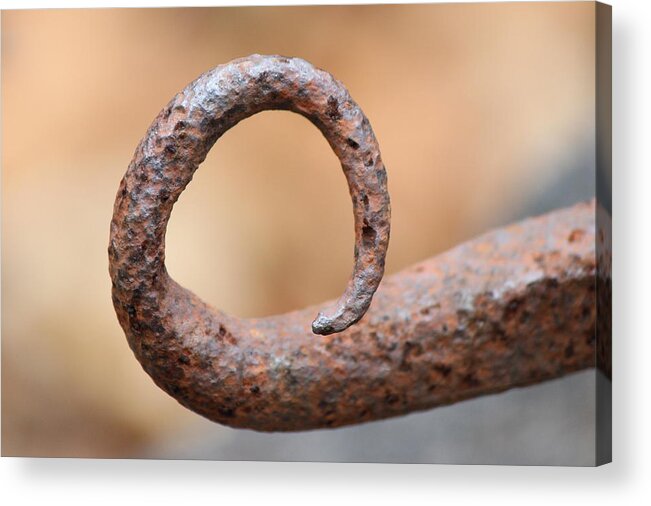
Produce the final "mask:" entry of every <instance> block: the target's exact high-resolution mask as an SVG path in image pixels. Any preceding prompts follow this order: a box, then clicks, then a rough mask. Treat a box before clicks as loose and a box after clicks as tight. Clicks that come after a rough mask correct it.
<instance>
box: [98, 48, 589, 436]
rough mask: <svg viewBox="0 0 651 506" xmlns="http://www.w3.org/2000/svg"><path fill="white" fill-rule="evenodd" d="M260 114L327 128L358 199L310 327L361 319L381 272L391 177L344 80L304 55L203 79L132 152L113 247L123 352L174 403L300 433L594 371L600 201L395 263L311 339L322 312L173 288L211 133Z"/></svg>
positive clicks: (236, 66)
mask: <svg viewBox="0 0 651 506" xmlns="http://www.w3.org/2000/svg"><path fill="white" fill-rule="evenodd" d="M264 109H289V110H292V111H295V112H298V113H300V114H303V115H304V116H306V117H307V118H309V119H310V120H311V121H312V122H313V123H314V124H315V125H317V126H318V127H319V129H320V130H321V131H322V132H323V133H324V135H325V136H326V138H327V139H328V141H329V142H330V145H331V146H332V148H333V149H334V151H335V153H336V154H337V156H338V157H339V159H340V160H341V162H342V167H343V169H344V173H345V174H346V177H347V179H348V184H349V186H350V191H351V195H352V198H353V209H354V212H355V237H356V245H357V248H356V255H355V257H356V258H355V269H354V272H353V277H352V280H351V282H350V283H349V285H348V287H347V288H346V291H345V293H344V295H343V297H342V298H341V299H340V300H339V302H337V303H335V304H333V305H332V306H331V309H330V310H329V311H328V312H326V313H325V314H326V316H324V315H323V314H322V315H320V316H319V317H318V318H317V320H316V321H315V323H314V326H313V327H314V328H313V330H314V331H316V332H319V333H323V334H327V333H332V332H338V331H339V330H341V329H344V328H345V327H347V326H348V325H351V324H352V323H354V322H355V321H356V320H358V319H359V318H360V317H361V315H362V314H364V311H365V310H366V308H367V307H368V305H369V303H370V300H371V297H372V296H373V292H374V291H375V289H376V287H377V285H378V283H379V281H380V278H381V276H382V271H383V265H384V254H385V251H386V247H387V242H388V238H389V198H388V195H387V192H386V175H385V171H384V166H383V165H382V161H381V159H380V154H379V151H378V147H377V142H376V141H375V137H374V136H373V132H372V130H371V127H370V125H369V124H368V121H367V120H366V118H365V117H364V115H363V114H362V112H361V111H360V110H359V107H358V106H357V105H356V104H355V103H354V102H353V101H352V99H351V98H350V96H349V95H348V93H347V92H346V90H345V89H344V88H343V86H342V85H341V84H340V83H338V82H337V81H335V80H334V79H333V78H332V77H331V76H330V75H329V74H327V73H326V72H323V71H321V70H317V69H315V68H314V67H312V66H311V65H310V64H309V63H307V62H305V61H303V60H299V59H288V58H282V57H278V56H271V57H263V56H251V57H249V58H244V59H241V60H236V61H234V62H232V63H230V64H228V65H225V66H221V67H217V68H216V69H214V70H212V71H210V72H208V73H206V74H204V75H202V76H201V77H199V78H198V79H197V80H196V81H194V82H193V83H191V84H190V85H189V86H188V87H187V88H186V89H185V90H184V91H183V92H181V93H179V94H178V95H177V96H176V97H175V98H174V99H173V100H172V101H171V102H170V103H169V105H168V106H167V107H166V108H165V109H164V110H163V111H162V112H161V113H160V115H159V116H158V117H157V118H156V120H155V121H154V123H153V124H152V126H151V127H150V129H149V131H148V132H147V134H146V136H145V138H144V139H143V140H142V141H141V143H140V145H139V146H138V149H137V150H136V153H135V156H134V159H133V161H132V162H131V164H130V165H129V169H128V170H127V173H126V175H125V176H124V179H123V180H122V182H121V184H120V189H119V191H118V195H117V198H116V201H115V208H114V214H113V219H112V221H111V238H110V244H109V271H110V275H111V279H112V282H113V289H112V294H113V304H114V306H115V310H116V313H117V316H118V320H119V322H120V325H121V326H122V328H123V329H124V331H125V334H126V336H127V340H128V342H129V345H130V347H131V349H132V350H133V352H134V354H135V356H136V357H137V359H138V360H139V362H140V363H141V365H142V367H143V368H144V369H145V371H146V372H147V373H148V374H149V375H150V376H151V377H152V379H153V380H154V381H155V382H156V384H157V385H158V386H160V387H161V388H162V389H163V390H165V391H166V392H167V393H168V394H170V395H171V396H172V397H174V398H175V399H176V400H178V401H179V402H180V403H181V404H182V405H184V406H186V407H187V408H189V409H191V410H193V411H195V412H197V413H199V414H201V415H203V416H205V417H206V418H208V419H210V420H213V421H215V422H218V423H223V424H226V425H230V426H232V427H241V428H249V429H255V430H263V431H293V430H308V429H315V428H323V427H337V426H341V425H346V424H354V423H361V422H365V421H369V420H377V419H381V418H387V417H391V416H397V415H401V414H404V413H408V412H411V411H415V410H421V409H427V408H431V407H434V406H441V405H444V404H449V403H452V402H456V401H459V400H463V399H468V398H471V397H476V396H478V395H485V394H488V393H494V392H499V391H502V390H505V389H507V388H511V387H513V386H522V385H527V384H531V383H535V382H538V381H544V380H546V379H550V378H554V377H558V376H561V375H562V374H566V373H568V372H572V371H575V370H578V369H581V368H585V367H592V366H593V365H594V356H595V355H594V354H595V345H594V342H595V340H594V335H595V334H594V329H595V314H596V313H595V305H594V289H595V282H594V279H595V240H594V239H595V236H594V230H595V221H594V220H595V213H594V203H588V204H581V205H579V206H576V207H574V208H572V209H567V210H562V211H558V212H555V213H550V214H548V215H546V216H543V217H540V218H537V219H532V220H527V221H525V222H521V223H519V224H517V225H514V226H512V227H508V228H503V229H500V230H497V231H495V232H493V233H489V234H486V235H484V236H482V237H479V238H477V239H475V240H472V241H469V242H467V243H465V244H463V245H460V246H458V247H457V248H455V249H454V250H451V251H449V252H447V253H444V254H442V255H440V256H438V257H436V258H432V259H430V260H428V261H426V262H423V263H421V264H419V265H416V266H414V267H412V268H411V269H408V270H406V271H403V272H402V273H398V274H396V275H394V276H392V277H391V278H389V279H386V280H385V282H384V283H383V284H382V286H381V287H380V288H379V290H378V291H377V294H376V295H375V298H374V300H375V302H374V304H373V306H372V307H371V308H370V309H369V311H368V314H367V316H366V317H365V318H364V321H363V322H361V323H360V324H359V325H357V326H355V327H352V328H349V329H348V330H345V331H343V332H340V333H336V334H334V335H326V336H324V337H323V338H321V339H319V340H316V341H315V339H314V334H313V333H312V329H310V326H309V323H308V322H309V319H310V316H311V315H312V314H313V311H314V309H313V308H308V309H306V310H302V311H294V312H292V313H288V314H285V315H278V316H271V317H266V318H259V319H250V320H240V319H238V318H234V317H231V316H228V315H226V314H224V313H222V312H220V311H217V310H215V309H213V308H211V307H209V306H208V305H207V304H205V303H204V302H203V301H202V300H201V299H199V298H198V297H197V296H196V295H194V294H193V293H192V292H190V291H188V290H186V289H185V288H183V287H181V286H180V285H178V284H177V283H175V282H174V281H173V280H172V279H171V278H170V277H169V275H168V274H167V272H166V270H165V263H164V260H165V249H164V242H165V230H166V227H167V222H168V220H169V217H170V213H171V211H172V206H173V204H174V202H176V200H177V199H178V197H179V195H180V193H181V192H182V191H183V189H184V188H185V186H186V185H187V184H188V183H189V181H190V180H191V179H192V175H193V174H194V171H195V170H196V168H197V167H198V166H199V164H200V163H201V162H202V161H203V160H204V158H205V156H206V154H207V153H208V150H209V149H210V148H211V146H212V145H213V144H214V142H215V141H216V140H217V139H218V138H219V136H220V135H222V134H223V133H224V132H225V131H226V130H228V129H229V128H230V127H232V126H233V125H235V124H236V123H237V122H238V121H240V120H242V119H244V118H246V117H247V116H250V115H252V114H255V113H256V112H258V111H262V110H264ZM559 308H563V310H562V311H560V312H559ZM541 343H544V346H541Z"/></svg>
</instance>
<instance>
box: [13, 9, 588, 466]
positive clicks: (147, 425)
mask: <svg viewBox="0 0 651 506" xmlns="http://www.w3.org/2000/svg"><path fill="white" fill-rule="evenodd" d="M594 25H595V19H594V4H593V3H591V2H576V3H575V2H570V3H557V2H553V3H508V4H507V3H495V4H474V5H473V4H457V5H454V4H441V5H419V6H409V5H401V6H398V5H388V6H343V7H340V6H337V7H291V8H290V7H265V8H262V7H249V8H208V9H206V8H202V9H199V8H185V9H95V10H40V11H39V10H34V11H9V12H7V11H5V12H3V13H2V130H3V150H2V454H3V455H21V456H85V457H125V458H126V457H134V458H137V457H157V458H212V459H263V460H326V461H392V462H446V463H455V462H456V463H494V464H498V463H505V464H506V463H508V464H570V465H586V464H590V463H592V462H593V461H594V451H595V445H594V436H595V434H594V412H595V402H594V383H595V380H594V372H593V371H586V372H583V373H579V374H575V375H572V376H570V377H568V378H565V379H561V380H557V381H553V382H549V383H547V384H544V385H538V386H534V387H529V388H526V389H516V390H512V391H509V392H506V393H504V394H500V395H495V396H490V397H484V398H480V399H476V400H471V401H466V402H463V403H460V404H457V405H453V406H450V407H445V408H439V409H435V410H432V411H429V412H424V413H418V414H412V415H408V416H405V417H401V418H396V419H393V420H386V421H382V422H374V423H369V424H365V425H360V426H357V427H350V428H342V429H336V430H329V431H313V432H306V433H298V434H260V433H255V432H251V431H246V430H233V429H229V428H226V427H221V426H219V425H216V424H213V423H211V422H208V421H207V420H204V419H202V418H201V417H199V416H198V415H195V414H193V413H192V412H190V411H187V410H186V409H184V408H182V407H181V406H180V405H179V404H177V402H176V401H175V400H173V399H172V398H170V397H168V396H167V395H166V394H165V393H164V392H162V391H161V390H159V389H158V388H157V387H156V386H155V385H154V384H153V382H152V381H151V380H150V379H149V377H148V376H147V375H146V374H145V373H144V372H143V371H142V369H141V368H140V366H139V364H138V363H137V361H136V360H135V358H134V357H133V355H132V353H131V351H130V349H129V347H128V345H127V342H126V339H125V337H124V334H123V332H122V330H121V328H120V327H119V325H118V322H117V319H116V317H115V313H114V311H113V307H112V304H111V296H110V288H111V285H110V280H109V276H108V256H107V241H108V230H109V222H110V219H111V214H112V207H113V200H114V198H115V193H116V191H117V188H118V184H119V182H120V179H121V177H122V175H123V174H124V172H125V170H126V167H127V165H128V163H129V161H130V160H131V157H132V154H133V151H134V149H135V147H136V145H137V144H138V142H139V140H140V138H141V137H142V136H143V135H144V133H145V131H146V129H147V127H148V126H149V124H150V123H151V121H152V120H153V118H154V117H155V116H156V115H157V113H158V111H159V110H160V109H162V107H163V106H164V105H165V104H166V103H167V102H168V101H169V99H170V98H171V97H172V96H173V95H174V94H175V93H176V92H178V91H179V90H181V89H182V88H183V87H184V86H185V85H186V84H187V83H188V82H189V81H191V80H193V79H194V78H195V77H197V76H198V75H199V74H200V73H202V72H204V71H206V70H208V69H210V68H212V67H214V66H216V65H218V64H220V63H225V62H227V61H229V60H231V59H233V58H236V57H241V56H246V55H248V54H251V53H262V54H271V53H276V54H283V55H287V56H299V57H302V58H304V59H306V60H308V61H310V62H312V63H313V64H315V65H316V66H318V67H321V68H323V69H326V70H328V71H329V72H331V73H332V74H333V75H334V76H335V77H337V78H338V79H339V80H341V81H342V82H343V83H344V84H345V85H346V86H347V87H348V89H349V91H350V93H351V95H352V96H353V98H354V99H355V100H356V101H357V102H358V103H359V104H360V105H361V107H362V109H363V110H364V112H365V113H366V115H367V116H368V117H369V119H370V121H371V124H372V125H373V128H374V130H375V133H376V135H377V138H378V140H379V142H380V147H381V150H382V155H383V159H384V162H385V164H386V166H387V170H388V174H389V190H390V194H391V199H392V209H393V218H392V232H391V243H390V247H389V254H388V263H387V274H388V275H390V274H392V273H395V272H397V271H399V270H401V269H403V268H405V267H407V266H409V265H410V264H412V263H414V262H416V261H419V260H423V259H425V258H427V257H430V256H432V255H435V254H436V253H438V252H441V251H443V250H445V249H447V248H450V247H451V246H453V245H455V244H456V243H459V242H461V241H464V240H466V239H468V238H471V237H472V236H474V235H476V234H478V233H481V232H484V231H486V230H488V229H490V228H492V227H494V226H499V225H502V224H505V223H508V222H510V221H513V220H516V219H519V218H522V217H524V216H528V215H531V214H537V213H542V212H545V211H547V210H549V209H553V208H556V207H560V206H564V205H570V204H572V203H574V202H576V201H578V200H582V199H586V198H590V197H592V196H594V148H595V146H594V127H595V125H594V102H595V94H594V79H595V68H594ZM324 235H325V236H326V237H327V241H323V236H324ZM326 243H327V245H326ZM352 250H353V222H352V212H351V203H350V198H349V196H348V192H347V188H346V184H345V180H344V178H343V176H342V174H341V170H340V167H339V163H338V161H337V159H336V157H335V155H334V154H333V153H332V152H331V151H330V149H329V146H328V144H327V142H326V141H325V140H324V139H323V138H322V136H321V134H320V133H319V131H318V130H317V129H316V128H315V127H314V126H312V125H311V124H310V123H309V122H308V121H307V120H305V119H304V118H302V117H300V116H298V115H295V114H292V113H289V112H265V113H261V114H258V115H256V116H254V117H252V118H249V119H247V120H245V121H244V122H242V123H240V124H239V125H238V126H237V127H235V128H234V129H232V130H231V131H229V132H228V133H227V134H226V135H225V136H224V137H223V138H222V139H220V140H219V141H218V142H217V144H216V146H215V147H214V148H213V150H212V151H211V153H210V155H209V156H208V158H207V160H206V161H205V163H204V164H203V165H202V166H201V168H200V169H199V170H198V172H197V173H196V175H195V178H194V180H193V182H192V183H191V184H190V186H189V187H188V189H187V190H186V191H185V192H184V193H183V195H182V196H181V198H180V200H179V202H178V203H177V205H176V207H175V210H174V212H173V214H172V219H171V222H170V225H169V229H168V233H167V267H168V270H169V272H170V274H171V275H172V276H173V277H174V278H175V279H176V280H177V281H179V282H180V283H181V284H182V285H184V286H186V287H188V288H190V289H192V290H193V291H194V292H195V293H197V294H198V295H200V296H201V297H202V298H203V299H204V300H206V301H207V302H209V303H211V304H212V305H214V306H216V307H218V308H220V309H222V310H225V311H227V312H229V313H232V314H235V315H238V316H241V317H252V316H264V315H269V314H274V313H280V312H285V311H289V310H292V309H298V308H300V307H303V306H307V305H311V304H317V303H320V302H323V301H325V300H326V299H329V298H334V297H337V296H338V295H339V294H340V293H341V291H342V290H343V288H344V286H345V283H346V280H347V278H348V276H349V274H350V271H351V269H352V263H353V262H352V261H353V255H352Z"/></svg>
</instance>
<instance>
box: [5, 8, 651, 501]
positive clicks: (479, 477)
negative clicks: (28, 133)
mask: <svg viewBox="0 0 651 506" xmlns="http://www.w3.org/2000/svg"><path fill="white" fill-rule="evenodd" d="M269 3H270V2H269ZM269 3H268V2H261V1H259V2H242V1H240V2H235V1H228V2H215V1H198V0H194V1H191V2H190V1H185V2H184V1H181V0H176V1H164V0H163V1H162V0H158V1H142V0H140V1H138V2H135V3H130V2H126V1H95V2H91V1H78V2H73V1H67V2H63V1H59V2H53V1H42V0H41V1H30V0H20V1H18V0H17V1H8V0H0V7H1V8H3V9H4V8H45V7H47V8H52V7H119V6H129V7H137V6H138V7H146V6H186V5H187V6H191V5H196V6H199V5H201V6H206V5H245V4H247V5H250V4H254V5H255V4H257V5H262V4H264V5H268V4H269ZM305 3H312V4H314V3H320V4H324V3H327V4H338V3H351V2H334V1H323V2H304V1H302V2H301V1H287V0H286V1H284V2H273V4H276V5H278V4H280V5H297V4H305ZM356 3H408V2H356ZM612 3H613V4H614V9H613V60H614V63H613V97H614V100H613V107H614V114H613V140H614V151H613V166H614V169H615V170H614V178H613V181H614V183H613V185H614V195H613V206H614V210H613V215H614V220H613V226H614V231H613V232H614V234H613V237H614V265H613V273H614V274H613V275H614V283H613V286H614V293H615V297H614V308H613V309H614V329H613V332H614V346H613V349H614V357H613V359H614V367H613V370H614V391H613V395H614V404H613V407H614V415H613V427H614V437H613V442H614V452H613V454H614V459H615V462H614V463H613V464H610V465H608V466H605V467H602V468H597V469H590V468H554V467H550V468H539V467H528V468H527V467H491V466H441V465H432V466H424V465H386V464H305V463H300V464H298V463H296V464H292V463H242V462H182V461H107V460H74V459H60V460H56V459H9V458H4V459H2V460H1V461H0V483H1V485H0V497H2V501H3V503H4V504H11V505H13V504H32V503H38V504H48V505H50V504H66V505H69V504H73V505H74V504H84V505H85V504H98V505H104V504H106V505H108V504H110V505H115V504H121V503H123V504H136V503H141V504H156V505H161V504H175V505H176V504H178V505H184V506H185V505H189V506H193V505H198V504H202V503H205V504H248V503H252V502H253V501H255V502H256V503H258V504H263V505H265V506H266V505H267V504H271V505H274V504H282V505H288V504H310V505H312V504H315V505H319V504H328V505H330V506H332V505H333V504H335V505H336V504H337V503H344V504H353V503H354V504H359V505H366V504H379V505H382V504H392V505H396V504H398V505H402V504H420V503H423V504H450V505H455V506H456V505H458V504H481V505H490V504H499V505H518V506H521V505H522V504H523V503H524V504H527V505H544V506H550V505H556V504H559V505H564V504H585V503H590V504H595V505H600V504H608V505H609V506H614V505H619V504H650V502H649V501H651V466H650V465H649V461H650V460H651V445H650V441H651V408H650V407H649V406H650V404H649V402H648V399H649V397H650V394H649V388H648V387H649V377H650V376H651V375H650V374H649V372H647V371H649V370H651V364H650V363H649V357H651V332H650V331H649V328H650V327H651V326H650V325H649V320H647V316H649V309H648V306H649V301H651V297H649V292H650V288H651V278H650V276H649V274H650V269H651V241H650V240H649V230H651V226H649V218H650V217H651V212H650V211H651V193H650V191H651V180H650V179H651V177H650V175H649V174H651V163H650V162H651V160H650V159H649V152H651V146H649V144H650V142H649V137H650V133H651V132H650V131H649V128H648V125H647V123H648V119H647V118H649V117H651V108H650V107H649V92H648V90H651V78H650V69H649V66H650V65H649V63H650V62H651V58H650V57H649V54H651V44H649V42H650V39H651V25H650V23H651V16H649V12H650V10H651V9H650V8H649V6H650V5H651V2H648V0H613V1H612ZM645 119H647V121H645ZM645 127H646V128H645Z"/></svg>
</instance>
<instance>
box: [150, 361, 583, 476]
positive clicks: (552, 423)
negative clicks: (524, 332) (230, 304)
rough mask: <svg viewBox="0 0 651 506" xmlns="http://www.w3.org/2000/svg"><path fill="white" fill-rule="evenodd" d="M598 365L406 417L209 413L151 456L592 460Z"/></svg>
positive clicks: (529, 461) (409, 460)
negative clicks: (298, 422)
mask: <svg viewBox="0 0 651 506" xmlns="http://www.w3.org/2000/svg"><path fill="white" fill-rule="evenodd" d="M594 391H595V371H594V370H591V371H584V372H580V373H576V374H573V375H571V376H568V377H567V378H563V379H560V380H554V381H550V382H547V383H545V384H542V385H536V386H533V387H527V388H517V389H512V390H510V391H508V392H505V393H502V394H497V395H493V396H487V397H482V398H479V399H475V400H471V401H464V402H461V403H459V404H457V405H453V406H448V407H443V408H437V409H433V410H430V411H427V412H423V413H413V414H409V415H406V416H403V417H400V418H395V419H389V420H382V421H378V422H370V423H367V424H363V425H358V426H352V427H348V428H341V429H333V430H317V431H310V432H302V433H295V434H287V433H275V434H264V433H256V432H253V431H245V430H236V429H228V428H224V427H219V426H216V425H215V424H212V423H211V422H209V421H207V420H206V421H197V423H196V424H194V426H193V427H188V428H187V429H186V430H185V431H184V432H182V433H180V434H177V435H176V437H175V438H173V439H171V440H169V441H168V442H166V443H165V444H164V445H163V446H162V447H161V446H158V447H156V448H152V449H150V451H149V452H148V453H147V454H146V455H147V456H148V457H151V458H165V459H215V460H271V461H319V462H391V463H413V464H433V463H436V464H493V465H543V466H544V465H547V466H552V465H556V466H591V465H594V462H595V460H594V458H595V430H594V416H595V395H594Z"/></svg>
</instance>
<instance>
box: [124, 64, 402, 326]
mask: <svg viewBox="0 0 651 506" xmlns="http://www.w3.org/2000/svg"><path fill="white" fill-rule="evenodd" d="M271 109H287V110H290V111H294V112H296V113H299V114H301V115H303V116H305V117H306V118H308V119H309V120H310V121H311V122H312V123H313V124H314V125H316V126H317V127H318V128H319V130H321V132H322V133H323V135H324V136H325V137H326V139H327V140H328V142H329V143H330V146H331V147H332V149H333V150H334V152H335V153H336V155H337V157H338V158H339V160H340V161H341V166H342V168H343V171H344V174H345V176H346V179H347V181H348V186H349V189H350V194H351V197H352V200H353V211H354V216H355V264H354V269H353V273H352V276H351V279H350V281H349V283H348V285H347V287H346V290H345V292H344V294H343V295H342V296H341V298H340V299H339V300H338V302H337V303H336V304H335V305H334V307H331V308H329V309H328V310H327V311H325V312H321V313H319V315H318V316H317V318H316V319H315V320H314V322H313V324H312V329H313V332H315V333H317V334H324V335H327V334H331V333H335V332H340V331H342V330H344V329H346V328H348V327H349V326H350V325H352V324H354V323H355V322H357V321H358V320H359V319H360V318H361V317H362V316H363V315H364V313H365V312H366V310H367V309H368V307H369V305H370V303H371V299H372V297H373V294H374V293H375V291H376V289H377V287H378V285H379V283H380V280H381V279H382V275H383V272H384V259H385V254H386V249H387V246H388V241H389V226H390V224H389V221H390V207H389V195H388V192H387V177H386V171H385V168H384V165H383V163H382V159H381V157H380V150H379V147H378V143H377V140H376V139H375V135H374V134H373V130H372V129H371V125H370V123H369V121H368V119H367V118H366V116H364V113H363V112H362V110H361V109H360V108H359V106H358V105H357V104H356V103H355V102H354V101H353V100H352V98H351V97H350V95H349V94H348V92H347V91H346V89H345V88H344V86H343V85H342V84H341V83H340V82H338V81H337V80H335V79H334V78H333V77H332V76H331V75H330V74H328V73H327V72H325V71H323V70H319V69H316V68H315V67H313V66H312V65H311V64H309V63H308V62H306V61H304V60H301V59H298V58H284V57H280V56H259V55H253V56H250V57H248V58H242V59H239V60H235V61H232V62H231V63H229V64H227V65H222V66H219V67H217V68H215V69H213V70H211V71H209V72H206V73H205V74H203V75H202V76H200V77H199V78H198V79H196V80H195V81H194V82H192V83H191V84H190V85H188V86H187V87H186V89H185V90H183V91H182V92H181V93H179V94H178V95H176V97H174V99H173V100H172V101H171V102H170V103H169V104H168V106H167V107H166V108H165V109H163V111H162V112H161V113H160V114H159V116H158V117H157V118H156V120H155V121H154V123H153V124H152V125H151V127H150V128H149V131H148V132H147V135H146V136H145V138H144V139H143V140H142V142H141V144H140V146H139V147H138V149H137V151H136V155H135V157H134V159H133V161H132V162H131V165H130V166H129V169H128V171H127V173H126V175H125V177H124V179H123V181H122V184H121V187H120V191H119V193H118V196H117V199H116V203H115V216H114V221H113V226H112V230H111V241H112V244H113V245H114V247H113V251H115V252H116V254H117V255H118V256H121V257H125V256H127V257H131V258H133V260H135V261H136V263H137V264H138V268H139V275H138V278H139V279H140V281H141V282H142V283H145V284H147V283H148V282H149V283H150V284H151V281H152V280H158V281H159V282H160V280H161V277H162V276H165V275H166V274H165V266H164V264H163V259H164V236H165V229H166V227H167V222H168V219H169V217H170V213H171V210H172V205H173V204H174V202H176V200H177V199H178V197H179V195H180V194H181V192H182V191H183V189H184V188H185V187H186V185H187V184H188V183H189V182H190V180H191V179H192V176H193V174H194V171H195V170H196V169H197V167H198V166H199V164H200V163H201V162H202V161H203V160H204V159H205V157H206V155H207V153H208V151H209V150H210V148H211V147H212V145H213V144H214V143H215V141H216V140H217V139H218V138H219V137H220V136H221V135H223V134H224V133H225V132H226V131H227V130H228V129H230V128H231V127H233V126H234V125H235V124H237V123H238V122H239V121H241V120H243V119H245V118H247V117H249V116H251V115H253V114H255V113H257V112H260V111H263V110H271ZM120 218H123V219H125V220H126V222H124V223H119V221H118V220H119V219H120ZM113 274H114V277H116V278H117V279H116V281H117V282H118V283H117V284H118V286H119V287H120V288H119V291H124V289H125V288H126V286H124V283H122V284H121V283H119V281H120V279H119V276H118V273H117V271H116V272H114V273H113ZM143 289H144V287H141V290H143ZM130 291H132V290H130V289H127V290H126V292H125V293H124V294H122V295H121V298H124V296H125V295H126V293H128V292H130Z"/></svg>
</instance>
